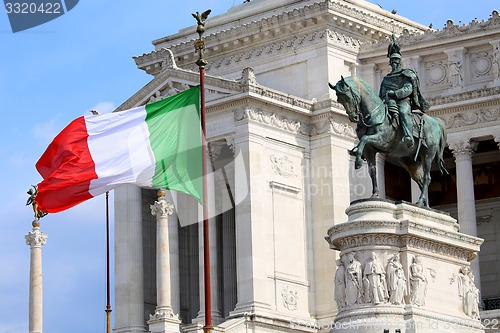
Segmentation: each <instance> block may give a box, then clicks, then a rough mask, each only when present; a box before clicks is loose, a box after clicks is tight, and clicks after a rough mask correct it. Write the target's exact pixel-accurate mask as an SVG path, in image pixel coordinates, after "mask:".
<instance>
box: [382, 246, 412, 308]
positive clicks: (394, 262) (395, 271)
mask: <svg viewBox="0 0 500 333" xmlns="http://www.w3.org/2000/svg"><path fill="white" fill-rule="evenodd" d="M387 288H388V291H389V302H391V303H392V304H404V297H405V296H406V295H407V288H406V277H405V275H404V270H403V265H402V264H401V261H400V258H399V253H395V254H394V255H393V256H392V257H391V258H390V259H389V263H388V264H387Z"/></svg>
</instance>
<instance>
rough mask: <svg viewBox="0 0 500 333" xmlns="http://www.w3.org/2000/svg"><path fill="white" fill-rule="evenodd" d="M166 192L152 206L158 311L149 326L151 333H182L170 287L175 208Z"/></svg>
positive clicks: (162, 192)
mask: <svg viewBox="0 0 500 333" xmlns="http://www.w3.org/2000/svg"><path fill="white" fill-rule="evenodd" d="M165 195H166V191H165V190H159V191H158V201H156V202H155V203H154V204H153V205H150V208H151V214H152V215H153V216H156V310H155V313H154V314H153V315H150V318H149V321H148V324H149V331H150V332H151V333H156V332H158V333H160V332H161V333H166V332H180V327H179V324H180V320H179V319H178V317H177V315H175V314H174V312H173V310H172V302H171V294H172V292H171V286H170V245H169V235H168V216H169V215H172V213H173V210H174V206H173V205H172V204H171V203H170V202H168V201H167V198H165Z"/></svg>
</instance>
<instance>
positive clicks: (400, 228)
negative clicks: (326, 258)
mask: <svg viewBox="0 0 500 333" xmlns="http://www.w3.org/2000/svg"><path fill="white" fill-rule="evenodd" d="M346 213H347V215H348V220H347V222H345V223H340V224H338V225H335V226H333V227H332V228H330V229H329V230H328V235H327V236H326V237H325V238H326V240H327V241H328V243H329V244H330V248H331V249H333V250H338V251H340V259H339V260H337V262H336V264H337V270H336V273H335V279H334V281H335V295H334V297H335V301H336V302H337V305H338V307H339V309H340V310H339V312H338V314H337V315H336V317H335V320H334V322H333V323H331V326H330V332H360V333H368V332H383V331H384V329H389V330H390V332H394V331H395V329H401V332H402V333H427V332H429V333H430V332H450V333H451V332H468V333H470V332H484V330H483V328H482V326H481V323H480V321H479V309H478V303H479V290H478V288H477V287H476V286H475V284H474V276H473V274H472V273H471V271H470V261H471V260H473V259H474V258H475V257H476V255H477V252H478V251H479V247H480V245H481V244H482V242H483V240H482V239H480V238H477V237H473V236H470V235H467V234H464V233H461V232H459V225H458V223H457V222H456V220H455V219H453V218H452V217H450V216H449V215H448V214H446V213H443V212H439V211H436V210H432V209H426V208H421V207H417V206H415V205H413V204H409V203H406V202H397V203H393V202H390V201H386V200H373V199H369V200H358V201H355V202H353V203H352V204H351V205H350V206H349V208H348V209H347V210H346ZM332 296H333V295H332Z"/></svg>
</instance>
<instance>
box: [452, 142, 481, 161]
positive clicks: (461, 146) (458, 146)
mask: <svg viewBox="0 0 500 333" xmlns="http://www.w3.org/2000/svg"><path fill="white" fill-rule="evenodd" d="M477 145H478V143H477V142H475V141H471V140H463V141H457V142H451V143H449V144H448V146H449V147H450V149H451V150H452V153H453V156H455V158H456V157H457V156H458V155H469V156H472V154H473V153H474V151H476V149H477Z"/></svg>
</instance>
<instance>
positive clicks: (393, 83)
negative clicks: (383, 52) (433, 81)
mask: <svg viewBox="0 0 500 333" xmlns="http://www.w3.org/2000/svg"><path fill="white" fill-rule="evenodd" d="M387 57H388V58H389V64H390V65H391V68H392V71H391V72H390V73H389V74H387V75H386V76H385V77H384V79H383V80H382V83H381V84H380V93H379V96H380V98H382V100H384V101H385V103H386V104H387V108H388V110H389V113H390V114H391V115H392V116H395V115H399V121H400V124H401V125H400V126H401V127H402V129H403V138H402V141H403V142H404V143H405V144H406V145H407V146H408V147H412V146H413V144H414V140H413V124H412V119H411V112H412V110H417V109H418V110H420V111H422V112H425V111H427V110H428V109H429V103H427V101H426V100H425V99H424V98H423V97H422V95H421V94H420V88H419V81H418V76H417V74H416V73H415V72H414V71H413V70H411V69H404V68H403V67H402V65H401V58H402V57H401V47H400V45H399V43H398V41H397V40H396V37H395V36H394V34H393V35H392V42H391V44H390V45H389V48H388V51H387Z"/></svg>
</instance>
